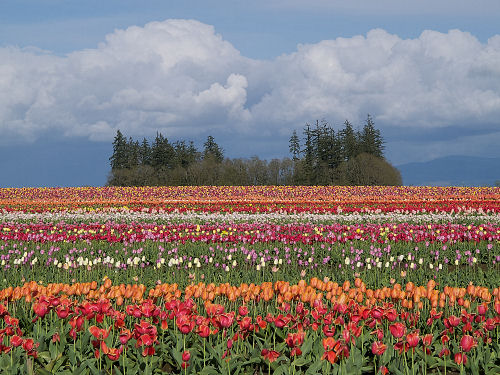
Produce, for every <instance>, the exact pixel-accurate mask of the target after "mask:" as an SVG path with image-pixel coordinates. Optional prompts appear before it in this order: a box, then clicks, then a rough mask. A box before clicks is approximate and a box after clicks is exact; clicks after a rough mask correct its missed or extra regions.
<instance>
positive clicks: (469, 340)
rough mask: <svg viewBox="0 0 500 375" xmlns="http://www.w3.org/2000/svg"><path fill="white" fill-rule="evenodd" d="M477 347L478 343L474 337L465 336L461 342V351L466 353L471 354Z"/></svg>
mask: <svg viewBox="0 0 500 375" xmlns="http://www.w3.org/2000/svg"><path fill="white" fill-rule="evenodd" d="M475 345H476V342H475V340H474V338H473V337H472V336H469V335H464V336H463V337H462V339H461V340H460V349H462V350H463V351H464V352H470V350H471V349H472V348H473V347H474V346H475Z"/></svg>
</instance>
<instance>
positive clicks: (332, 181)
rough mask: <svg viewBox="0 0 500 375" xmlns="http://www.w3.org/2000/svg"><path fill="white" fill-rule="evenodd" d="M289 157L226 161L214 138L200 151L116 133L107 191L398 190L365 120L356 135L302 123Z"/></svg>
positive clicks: (380, 140) (397, 182) (350, 128)
mask: <svg viewBox="0 0 500 375" xmlns="http://www.w3.org/2000/svg"><path fill="white" fill-rule="evenodd" d="M289 150H290V155H291V158H289V157H284V158H282V159H272V160H270V161H267V160H263V159H260V158H259V157H257V156H253V157H251V158H234V159H231V158H226V157H225V156H224V150H223V149H222V147H220V146H219V145H218V144H217V143H216V141H215V139H214V137H213V136H208V137H207V140H206V141H205V143H204V144H203V149H202V150H201V151H200V150H198V149H197V148H196V146H195V145H194V142H192V141H190V142H186V141H184V140H178V141H175V142H170V141H169V140H168V139H167V138H166V137H164V136H163V135H162V134H161V133H157V134H156V137H155V139H154V140H153V141H152V143H151V144H150V143H149V141H148V140H147V139H146V138H144V139H143V140H142V141H141V142H139V141H138V140H134V139H132V138H131V137H129V138H128V139H127V138H126V137H125V136H124V135H123V134H122V133H121V131H120V130H118V131H117V133H116V136H115V138H114V141H113V154H112V155H111V157H110V158H109V160H110V165H111V172H110V175H109V177H108V185H111V186H155V185H161V186H177V185H401V184H402V180H401V175H400V173H399V171H398V170H397V169H396V168H394V167H393V166H392V165H390V164H389V163H388V162H387V161H386V160H385V159H384V153H383V151H384V140H383V138H382V136H381V133H380V130H378V129H376V128H375V126H374V123H373V120H372V118H371V117H370V115H368V117H367V119H366V121H365V124H364V126H363V127H362V129H361V130H355V129H354V127H353V126H352V125H351V123H350V122H349V121H347V120H346V121H345V123H344V127H343V128H342V129H341V130H339V131H337V132H335V130H334V129H333V127H332V126H330V125H329V124H328V123H327V122H326V121H321V122H320V121H316V123H315V124H314V126H312V125H310V124H306V125H305V127H304V129H303V131H302V137H299V134H297V131H294V132H293V133H292V135H291V137H290V140H289Z"/></svg>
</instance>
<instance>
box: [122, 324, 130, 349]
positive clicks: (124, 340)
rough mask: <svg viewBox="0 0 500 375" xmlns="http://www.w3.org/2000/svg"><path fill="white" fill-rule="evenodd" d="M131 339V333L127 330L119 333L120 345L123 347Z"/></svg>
mask: <svg viewBox="0 0 500 375" xmlns="http://www.w3.org/2000/svg"><path fill="white" fill-rule="evenodd" d="M131 338H132V332H130V330H129V329H127V328H123V329H122V330H121V332H120V342H121V344H122V345H125V344H126V343H127V342H128V340H130V339H131Z"/></svg>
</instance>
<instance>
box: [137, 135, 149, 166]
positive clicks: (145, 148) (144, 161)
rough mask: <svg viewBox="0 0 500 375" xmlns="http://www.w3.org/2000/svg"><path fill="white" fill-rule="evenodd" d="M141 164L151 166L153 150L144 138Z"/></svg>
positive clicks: (140, 151)
mask: <svg viewBox="0 0 500 375" xmlns="http://www.w3.org/2000/svg"><path fill="white" fill-rule="evenodd" d="M139 164H140V165H151V148H150V147H149V143H148V140H147V139H146V138H144V139H143V140H142V143H141V146H140V149H139Z"/></svg>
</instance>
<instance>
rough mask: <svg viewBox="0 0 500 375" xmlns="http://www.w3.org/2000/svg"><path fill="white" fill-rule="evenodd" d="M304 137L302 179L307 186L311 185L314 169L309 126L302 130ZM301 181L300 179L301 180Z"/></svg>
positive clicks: (311, 134)
mask: <svg viewBox="0 0 500 375" xmlns="http://www.w3.org/2000/svg"><path fill="white" fill-rule="evenodd" d="M304 136H305V150H304V163H303V164H304V169H303V172H304V178H303V180H305V181H306V184H307V185H311V184H312V183H313V168H314V154H315V150H314V138H313V136H314V134H313V132H312V131H311V126H310V125H309V124H306V127H305V128H304ZM301 179H302V178H301Z"/></svg>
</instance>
